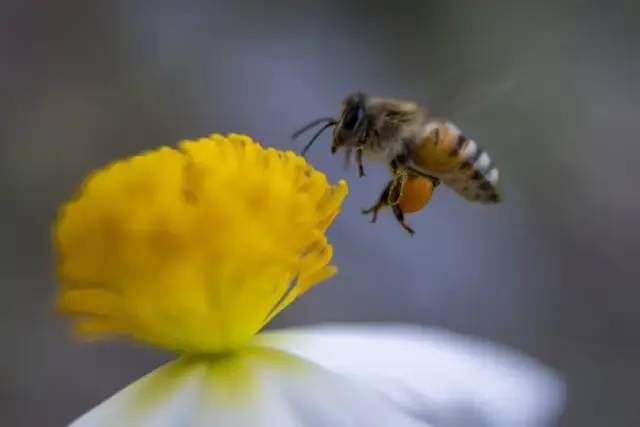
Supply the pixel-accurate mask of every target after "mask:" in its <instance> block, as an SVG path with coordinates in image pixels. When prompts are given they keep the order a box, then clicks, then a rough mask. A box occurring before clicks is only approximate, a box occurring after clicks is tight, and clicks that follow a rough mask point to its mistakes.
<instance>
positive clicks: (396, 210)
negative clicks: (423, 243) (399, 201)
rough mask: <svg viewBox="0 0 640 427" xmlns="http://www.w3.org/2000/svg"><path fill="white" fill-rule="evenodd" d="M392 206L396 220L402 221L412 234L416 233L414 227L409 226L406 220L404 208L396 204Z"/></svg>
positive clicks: (403, 226) (401, 223)
mask: <svg viewBox="0 0 640 427" xmlns="http://www.w3.org/2000/svg"><path fill="white" fill-rule="evenodd" d="M391 208H392V209H393V215H394V216H395V217H396V220H398V222H399V223H400V225H401V226H402V228H404V229H405V230H407V231H408V232H409V234H410V235H412V236H413V235H414V234H416V232H415V230H414V229H413V228H411V226H409V224H407V223H406V222H404V212H402V209H400V206H398V205H395V206H392V207H391Z"/></svg>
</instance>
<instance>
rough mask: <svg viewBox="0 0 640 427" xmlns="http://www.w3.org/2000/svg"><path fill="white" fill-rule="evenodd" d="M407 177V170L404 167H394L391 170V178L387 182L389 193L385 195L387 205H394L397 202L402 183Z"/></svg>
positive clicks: (400, 193) (400, 194) (402, 186)
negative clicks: (393, 169)
mask: <svg viewBox="0 0 640 427" xmlns="http://www.w3.org/2000/svg"><path fill="white" fill-rule="evenodd" d="M407 177H408V175H407V172H406V171H405V170H404V169H400V168H396V169H395V171H394V172H393V178H392V179H391V182H390V183H389V194H388V197H387V204H388V205H389V206H395V205H397V204H398V201H399V200H400V197H401V196H402V190H403V189H404V184H405V182H407Z"/></svg>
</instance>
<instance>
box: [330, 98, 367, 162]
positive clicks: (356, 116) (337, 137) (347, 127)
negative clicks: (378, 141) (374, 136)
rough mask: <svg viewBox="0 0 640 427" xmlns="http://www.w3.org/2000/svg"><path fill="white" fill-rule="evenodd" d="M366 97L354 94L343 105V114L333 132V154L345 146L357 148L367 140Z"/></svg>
mask: <svg viewBox="0 0 640 427" xmlns="http://www.w3.org/2000/svg"><path fill="white" fill-rule="evenodd" d="M365 104H366V95H364V94H363V93H360V92H358V93H353V94H351V95H349V96H347V97H346V98H345V100H344V102H343V103H342V112H341V113H340V119H339V120H338V122H337V124H336V127H335V128H334V130H333V141H332V143H331V153H335V152H336V151H338V148H340V147H342V146H343V145H344V146H347V147H355V146H357V145H360V144H361V143H362V142H363V141H364V140H365V139H366V138H365V136H366V133H367V115H366V110H365Z"/></svg>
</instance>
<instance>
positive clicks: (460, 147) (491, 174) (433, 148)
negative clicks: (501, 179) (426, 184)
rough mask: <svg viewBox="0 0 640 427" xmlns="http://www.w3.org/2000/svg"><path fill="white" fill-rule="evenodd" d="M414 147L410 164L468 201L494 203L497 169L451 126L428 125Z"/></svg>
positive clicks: (442, 123) (496, 190) (440, 123)
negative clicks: (432, 176) (440, 181)
mask: <svg viewBox="0 0 640 427" xmlns="http://www.w3.org/2000/svg"><path fill="white" fill-rule="evenodd" d="M423 135H424V136H423V138H422V141H421V142H420V144H419V145H418V146H417V147H416V151H415V153H414V155H413V156H412V157H413V159H412V160H413V163H414V165H415V166H416V167H418V168H419V169H423V170H424V171H425V172H427V173H429V174H431V175H434V176H436V177H437V178H440V179H441V180H442V182H443V183H444V184H446V185H447V186H448V187H450V188H451V189H453V190H454V191H455V192H456V193H458V194H460V195H461V196H462V197H464V198H465V199H467V200H470V201H473V202H480V203H497V202H499V201H500V195H499V193H498V189H497V185H498V176H499V173H498V169H496V168H495V166H493V164H492V162H491V158H490V157H489V154H488V153H487V152H486V151H484V150H483V149H482V148H480V147H479V146H478V144H477V143H476V142H475V141H474V140H472V139H469V138H467V137H466V136H464V135H463V134H462V133H461V132H460V130H459V129H458V128H457V127H456V126H455V125H453V124H452V123H450V122H437V121H434V122H430V123H428V124H427V125H426V126H425V127H424V131H423Z"/></svg>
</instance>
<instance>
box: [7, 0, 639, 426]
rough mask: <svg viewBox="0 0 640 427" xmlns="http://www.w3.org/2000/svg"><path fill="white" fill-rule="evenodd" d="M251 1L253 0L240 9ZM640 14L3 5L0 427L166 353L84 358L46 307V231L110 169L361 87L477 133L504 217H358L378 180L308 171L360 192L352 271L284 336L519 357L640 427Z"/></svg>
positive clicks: (258, 131) (309, 305)
mask: <svg viewBox="0 0 640 427" xmlns="http://www.w3.org/2000/svg"><path fill="white" fill-rule="evenodd" d="M240 3H241V4H240ZM639 17H640V3H637V2H632V1H629V2H627V3H626V4H625V3H622V2H608V3H606V5H605V2H600V1H581V2H575V3H573V4H572V3H571V2H544V1H539V2H511V1H506V0H505V1H495V2H493V1H483V2H478V1H456V2H451V1H445V0H442V1H404V2H389V1H333V0H324V1H322V2H316V3H308V4H307V3H304V2H300V1H293V0H291V1H278V2H270V3H269V6H268V7H267V6H266V5H265V4H264V3H263V2H253V3H247V2H233V3H232V2H222V1H205V0H190V1H182V2H169V1H156V2H143V1H110V2H80V1H56V2H43V1H33V0H32V1H3V2H2V3H1V5H0V117H1V118H2V120H1V123H2V125H1V126H0V150H1V151H0V200H1V202H2V205H1V206H2V207H1V209H0V232H1V236H2V239H1V240H0V259H1V260H2V261H0V268H1V270H0V274H1V276H0V280H1V283H2V285H1V287H0V340H1V345H0V419H1V420H2V421H3V422H2V424H3V425H6V426H59V425H64V424H65V423H68V422H69V421H70V420H72V419H73V418H74V417H76V416H78V415H79V414H81V413H82V412H84V411H85V410H87V409H88V408H90V407H92V406H93V405H94V404H96V403H97V402H99V401H101V400H102V399H104V398H106V397H107V396H109V395H111V394H112V393H113V392H115V391H116V390H118V389H120V388H121V387H123V386H124V385H126V384H127V383H129V382H130V381H132V380H134V379H136V378H138V377H140V376H141V375H143V374H144V373H146V372H148V371H149V370H150V369H152V368H153V367H155V366H157V365H159V364H160V363H161V362H163V361H165V360H167V359H168V358H169V357H170V356H169V355H166V354H164V353H160V352H154V351H151V350H147V349H141V348H138V347H135V346H133V345H129V344H126V343H113V342H111V343H101V344H96V345H85V344H81V343H77V342H75V341H74V340H73V339H72V338H71V337H70V334H69V332H68V329H67V324H66V322H65V320H64V319H59V318H58V317H57V316H56V315H55V314H54V313H53V310H52V300H53V297H54V295H55V289H56V283H55V280H54V277H53V276H52V253H51V248H50V227H51V222H52V220H53V218H54V216H55V214H56V209H57V206H59V204H60V203H61V202H63V201H64V200H65V199H67V198H69V197H70V196H71V194H72V193H73V191H74V189H75V188H76V186H77V185H78V184H79V182H80V180H81V179H82V178H83V177H84V176H85V175H86V174H87V173H88V172H89V171H91V170H92V169H93V168H95V167H99V166H102V165H104V164H105V163H106V162H108V161H109V160H111V159H114V158H119V157H124V156H128V155H131V154H134V153H137V152H139V151H141V150H145V149H149V148H154V147H157V146H159V145H171V144H174V143H175V142H177V141H178V140H180V139H182V138H195V137H198V136H202V135H206V134H208V133H211V132H214V131H216V132H231V131H239V132H244V133H248V134H250V135H252V136H253V137H254V138H256V139H258V140H260V141H262V142H263V143H264V144H266V145H272V146H276V147H279V148H294V149H298V148H299V147H300V146H301V144H302V143H303V142H296V143H292V142H290V140H289V137H290V134H291V132H292V131H293V130H295V129H297V128H298V127H299V126H301V125H302V124H305V123H306V122H307V121H309V120H311V119H313V118H316V117H319V116H324V115H331V114H336V113H337V110H338V108H339V103H340V102H341V100H342V98H343V97H344V96H345V95H346V94H347V93H349V92H352V91H356V90H362V91H365V92H367V93H371V94H375V95H380V96H393V97H401V98H408V99H412V100H415V101H418V102H419V103H421V104H423V105H425V106H428V107H429V108H430V109H431V110H432V111H433V112H434V114H438V115H443V116H446V117H448V118H450V119H451V120H453V121H454V122H455V123H456V124H458V125H459V127H461V128H462V129H463V130H464V132H465V134H467V135H469V136H470V137H472V138H475V139H476V140H477V141H479V142H480V144H481V145H483V146H484V147H485V148H486V149H487V150H488V151H489V152H490V153H491V155H492V157H493V159H494V161H495V162H496V163H497V164H498V166H499V167H500V170H501V178H502V183H503V184H502V188H503V192H504V196H505V201H504V203H503V204H501V205H499V206H497V207H482V206H475V205H470V204H467V203H466V202H464V201H463V200H461V199H459V198H457V197H456V196H455V195H454V194H453V193H452V192H450V191H448V190H446V189H444V188H441V189H439V190H438V191H437V192H436V194H435V196H434V198H433V200H432V202H431V204H430V205H429V206H428V208H427V209H425V210H424V211H422V212H420V213H418V214H414V215H411V216H409V219H408V221H409V223H410V224H411V225H412V226H413V227H414V228H415V229H416V230H417V235H416V236H415V237H414V238H410V237H409V236H408V235H407V234H406V233H405V232H404V231H403V230H402V229H401V228H400V227H399V225H398V224H397V223H396V222H395V221H394V219H393V216H392V215H391V214H390V213H389V212H384V213H383V214H382V215H381V217H380V219H379V221H378V223H377V224H376V225H371V224H369V223H368V220H367V218H364V217H361V216H360V214H359V209H360V208H361V207H366V206H369V205H370V204H371V203H372V202H373V201H374V200H375V199H376V197H377V196H378V194H379V192H380V190H381V188H382V186H383V185H384V184H385V180H386V171H385V169H384V167H382V166H377V165H372V164H369V165H367V168H366V170H367V173H368V175H367V177H366V178H362V179H358V178H357V176H356V172H355V171H354V170H351V171H344V170H343V169H342V162H341V158H340V159H338V158H334V157H332V156H331V154H330V153H329V148H328V144H329V142H328V139H329V136H328V135H327V136H324V137H323V139H321V140H320V141H319V142H318V143H317V145H316V146H315V147H314V148H313V149H312V151H311V152H310V157H309V158H310V161H311V162H312V163H313V164H314V165H315V166H317V167H319V168H321V169H323V170H325V171H327V173H328V174H329V176H330V177H331V178H332V179H334V180H335V179H338V178H341V177H345V178H347V179H348V180H349V182H350V185H351V194H350V196H349V198H348V200H347V201H346V205H345V206H344V209H343V213H342V215H341V216H340V217H338V219H337V221H336V223H335V224H334V226H333V227H332V229H331V230H330V237H331V240H332V242H333V243H334V246H335V261H336V263H337V264H338V265H339V266H340V269H341V273H340V274H339V275H338V276H337V277H336V278H334V279H332V281H331V282H330V283H327V284H325V285H323V286H320V287H318V288H316V289H315V290H314V291H313V292H311V293H310V294H308V295H307V296H306V297H305V298H303V299H302V300H301V301H300V302H299V303H297V304H294V305H293V306H292V307H291V308H289V309H288V310H286V311H285V312H284V313H283V314H282V315H281V316H280V317H279V318H278V319H277V320H276V322H275V323H274V325H273V326H287V325H302V324H311V323H317V322H322V321H354V320H360V321H411V322H418V323H421V324H424V325H429V326H434V327H440V328H447V329H451V330H453V331H456V332H459V333H463V334H469V335H474V336H478V337H482V338H486V339H489V340H491V341H494V342H498V343H502V344H506V345H509V346H511V347H514V348H516V349H519V350H521V351H524V352H526V353H528V354H531V355H533V356H534V357H536V358H538V359H540V360H541V361H543V362H544V363H546V364H548V365H549V366H551V367H553V368H554V369H555V370H557V371H558V372H559V373H560V374H561V375H562V376H563V377H564V379H565V380H566V382H567V384H568V406H567V409H566V413H565V414H564V416H563V418H562V420H561V425H566V426H601V425H607V426H635V425H640V406H639V405H638V395H637V387H638V384H639V383H640V332H639V331H638V325H639V324H640V287H639V286H638V285H639V284H640V283H638V278H639V273H640V266H639V264H638V260H639V259H640V246H639V245H638V243H640V227H639V226H638V220H639V218H640V216H639V214H640V190H638V187H637V186H638V184H639V183H640V169H639V168H638V167H637V162H638V159H640V144H639V143H638V141H637V138H638V116H639V115H640V102H639V99H640V55H639V52H640V46H639V40H640V27H639V26H638V18H639Z"/></svg>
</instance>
